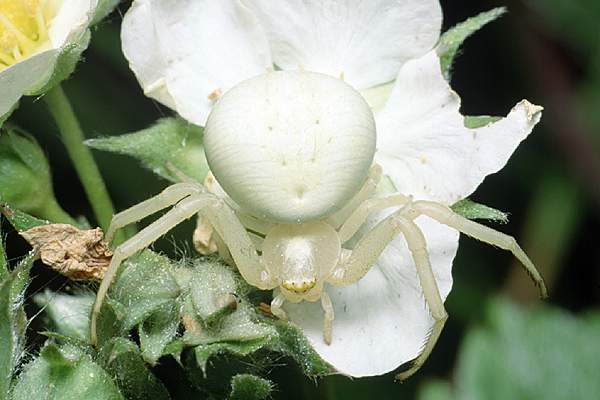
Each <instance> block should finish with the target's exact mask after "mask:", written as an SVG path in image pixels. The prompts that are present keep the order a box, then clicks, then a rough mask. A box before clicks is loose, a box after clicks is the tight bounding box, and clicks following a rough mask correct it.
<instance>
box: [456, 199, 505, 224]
mask: <svg viewBox="0 0 600 400" xmlns="http://www.w3.org/2000/svg"><path fill="white" fill-rule="evenodd" d="M451 208H452V211H454V212H455V213H457V214H459V215H462V216H463V217H465V218H468V219H487V220H490V221H498V222H502V223H507V222H508V214H507V213H505V212H502V211H498V210H496V209H494V208H492V207H488V206H485V205H483V204H479V203H475V202H474V201H472V200H469V199H464V200H461V201H459V202H458V203H456V204H454V205H453V206H452V207H451Z"/></svg>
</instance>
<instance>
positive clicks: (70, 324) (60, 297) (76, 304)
mask: <svg viewBox="0 0 600 400" xmlns="http://www.w3.org/2000/svg"><path fill="white" fill-rule="evenodd" d="M94 299H95V295H94V293H92V292H89V291H83V290H81V291H79V293H76V294H65V293H58V292H53V291H51V290H50V289H46V290H44V292H42V293H38V294H36V295H35V296H34V297H33V301H34V302H35V303H36V304H37V305H38V306H39V307H40V308H41V309H43V310H44V313H45V314H46V316H47V318H48V320H49V325H50V326H51V327H52V328H53V329H54V330H55V331H56V332H57V333H59V334H61V335H64V336H65V337H68V338H71V339H75V340H78V341H82V342H87V341H88V340H89V337H90V330H89V326H90V313H91V311H92V305H93V304H94Z"/></svg>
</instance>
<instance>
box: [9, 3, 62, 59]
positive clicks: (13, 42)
mask: <svg viewBox="0 0 600 400" xmlns="http://www.w3.org/2000/svg"><path fill="white" fill-rule="evenodd" d="M60 2H61V1H59V0H0V71H2V70H4V69H6V68H8V67H9V66H11V65H13V64H15V63H18V62H19V61H22V60H23V59H25V58H27V57H30V56H32V55H34V54H36V53H39V52H41V51H44V50H46V49H48V48H49V47H50V39H49V37H48V27H49V25H50V23H51V22H52V19H53V18H54V17H55V16H56V10H58V8H59V7H58V6H59V3H60Z"/></svg>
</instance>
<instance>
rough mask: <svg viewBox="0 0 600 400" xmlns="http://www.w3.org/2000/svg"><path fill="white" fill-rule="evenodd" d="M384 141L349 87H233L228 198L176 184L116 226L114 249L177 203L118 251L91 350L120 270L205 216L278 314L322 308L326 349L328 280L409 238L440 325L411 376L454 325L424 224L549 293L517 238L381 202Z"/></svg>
mask: <svg viewBox="0 0 600 400" xmlns="http://www.w3.org/2000/svg"><path fill="white" fill-rule="evenodd" d="M375 142H376V133H375V122H374V118H373V115H372V112H371V110H370V108H369V106H368V105H367V103H366V102H365V101H364V100H363V98H362V96H361V95H360V94H359V93H358V92H356V91H355V90H354V89H353V88H351V87H350V86H349V85H347V84H346V83H344V82H343V81H342V80H340V79H335V78H332V77H329V76H327V75H322V74H318V73H313V72H305V71H296V72H291V71H276V72H274V71H272V72H268V73H266V74H263V75H260V76H258V77H255V78H251V79H248V80H246V81H244V82H242V83H240V84H238V85H236V86H235V87H234V88H232V89H230V90H229V91H228V92H226V93H225V94H224V95H223V96H222V97H221V98H220V99H219V100H218V101H217V103H216V104H215V106H214V108H213V110H212V112H211V114H210V116H209V118H208V121H207V123H206V127H205V133H204V145H205V150H206V157H207V159H208V162H209V165H210V167H211V170H212V172H213V174H214V176H215V177H216V179H217V181H218V183H219V184H220V186H221V187H222V188H223V189H224V191H225V193H226V194H227V195H228V196H229V199H227V198H226V197H223V196H217V195H215V194H213V193H211V192H209V191H208V190H207V189H206V188H205V187H204V186H202V185H200V184H198V183H191V182H186V183H179V184H175V185H172V186H170V187H168V188H167V189H165V190H164V191H163V192H162V193H160V194H159V195H157V196H155V197H153V198H151V199H149V200H146V201H144V202H142V203H140V204H138V205H136V206H133V207H131V208H130V209H128V210H125V211H123V212H121V213H119V214H117V215H116V216H115V217H114V218H113V221H112V223H111V226H110V228H109V230H108V232H107V235H106V238H107V240H110V239H111V238H112V237H113V235H114V233H115V231H116V230H117V229H119V228H122V227H124V226H125V225H128V224H130V223H133V222H135V221H138V220H140V219H142V218H144V217H146V216H148V215H150V214H153V213H155V212H157V211H159V210H161V209H164V208H166V207H169V206H171V205H175V207H173V209H171V210H170V211H169V212H167V213H166V214H165V215H163V216H162V217H161V218H159V219H158V220H157V221H155V222H154V223H152V224H151V225H149V226H148V227H146V228H145V229H143V230H142V231H140V232H139V233H138V234H137V235H135V236H134V237H132V238H131V239H129V240H128V241H126V242H125V243H123V244H122V245H120V246H119V247H117V248H116V250H115V251H114V256H113V259H112V260H111V264H110V266H109V269H108V271H107V273H106V275H105V277H104V280H103V282H102V284H101V286H100V289H99V290H98V295H97V298H96V302H95V304H94V308H93V311H92V325H91V340H92V343H96V341H97V338H96V319H97V317H98V314H99V312H100V309H101V306H102V302H103V299H104V297H105V295H106V293H107V290H108V288H109V285H110V283H111V281H112V280H113V278H114V275H115V273H116V271H117V268H118V266H119V265H120V264H121V262H122V261H123V260H124V259H126V258H127V257H130V256H132V255H133V254H134V253H136V252H138V251H139V250H141V249H143V248H145V247H147V246H149V245H150V244H151V243H152V242H154V241H155V240H156V239H157V238H159V237H160V236H161V235H164V234H165V233H166V232H167V231H169V230H170V229H171V228H173V227H174V226H175V225H177V224H179V223H180V222H182V221H184V220H186V219H188V218H190V217H192V216H193V215H195V214H197V213H199V214H201V215H203V216H204V217H205V218H207V219H208V221H209V222H210V224H211V225H212V226H213V227H214V229H215V232H216V234H217V235H216V237H217V239H218V242H219V243H220V246H219V248H220V249H219V250H220V252H221V253H222V254H223V255H224V256H226V257H228V256H230V257H231V259H232V260H233V261H234V262H235V264H236V265H237V268H238V269H239V272H240V274H241V275H242V277H243V278H244V279H245V280H246V281H247V282H248V283H249V284H251V285H253V286H255V287H257V288H260V289H275V288H277V289H278V291H279V293H278V294H277V295H276V296H275V297H274V299H273V301H272V302H271V310H272V312H273V314H274V315H275V316H277V317H279V318H281V319H284V320H285V319H287V316H286V313H285V311H284V310H283V308H282V305H283V303H284V302H285V301H289V302H293V303H297V302H301V301H304V300H306V301H312V302H314V301H318V300H319V299H320V300H321V305H322V308H323V311H324V328H323V336H324V340H325V342H327V343H330V342H331V337H332V324H333V321H334V313H333V306H332V303H331V300H330V298H329V296H328V295H327V292H326V291H325V288H324V285H325V283H329V284H332V285H338V286H343V285H351V284H353V283H356V282H357V281H359V280H360V279H361V278H362V277H363V276H364V275H365V274H366V273H367V272H368V271H369V269H370V268H371V266H373V264H374V263H375V262H376V260H377V259H378V257H379V255H380V254H381V252H382V251H383V250H384V249H385V247H386V246H387V244H388V243H389V242H390V241H391V240H392V239H393V238H394V237H395V236H396V235H400V234H402V235H404V238H405V239H406V242H407V244H408V247H409V250H410V252H411V253H412V256H413V258H414V263H415V267H416V270H417V274H418V277H419V280H420V283H421V287H422V289H423V293H424V297H425V300H426V302H427V304H428V305H429V310H430V312H431V315H432V316H433V318H434V319H435V321H436V322H435V324H434V326H433V329H432V333H431V336H430V338H429V340H428V342H427V344H426V345H425V347H424V349H423V351H422V353H421V354H420V355H419V356H418V358H417V359H415V360H414V362H413V365H412V367H411V368H410V369H409V370H408V371H406V372H405V373H404V374H402V378H406V377H408V376H410V375H411V374H412V373H414V372H415V371H416V370H417V369H418V368H419V367H420V366H421V365H422V364H423V362H424V361H425V359H426V358H427V356H428V355H429V353H430V352H431V350H432V348H433V346H434V345H435V343H436V341H437V339H438V337H439V335H440V333H441V330H442V328H443V326H444V323H445V321H446V319H447V314H446V311H445V309H444V304H443V301H442V299H441V296H440V293H439V291H438V287H437V283H436V281H435V278H434V275H433V272H432V268H431V264H430V261H429V256H428V254H427V251H426V243H425V238H424V236H423V234H422V232H421V231H420V229H419V228H418V226H417V225H416V224H415V222H414V220H415V219H416V218H417V217H418V216H420V215H427V216H428V217H430V218H433V219H435V220H437V221H439V222H440V223H443V224H446V225H448V226H450V227H452V228H454V229H457V230H458V231H460V232H463V233H465V234H467V235H469V236H471V237H474V238H476V239H478V240H481V241H484V242H486V243H489V244H492V245H495V246H498V247H500V248H502V249H506V250H509V251H511V252H512V253H513V254H514V255H515V256H516V257H517V258H518V259H519V260H520V261H521V263H522V264H523V265H524V266H525V269H526V271H527V272H528V273H529V275H530V276H531V277H532V278H533V280H534V281H535V283H536V284H537V285H538V286H539V287H540V290H541V293H542V296H545V295H546V289H545V286H544V283H543V280H542V278H541V276H540V275H539V273H538V272H537V270H536V269H535V267H534V265H533V264H532V262H531V261H530V260H529V258H528V257H527V256H526V255H525V253H524V252H523V251H522V250H521V248H520V247H519V246H518V245H517V243H516V241H515V240H514V239H513V238H512V237H510V236H507V235H505V234H503V233H500V232H497V231H495V230H493V229H490V228H488V227H485V226H483V225H480V224H478V223H475V222H473V221H470V220H468V219H465V218H463V217H461V216H459V215H457V214H455V213H454V212H453V211H452V210H451V209H450V208H448V207H447V206H445V205H441V204H438V203H435V202H430V201H413V200H412V198H411V197H410V196H405V195H402V194H393V195H389V196H385V197H378V196H376V195H375V190H376V187H377V184H378V182H379V178H380V176H381V169H380V168H379V167H378V166H377V165H374V164H373V157H374V154H375V144H376V143H375ZM391 208H393V209H395V210H394V211H393V212H392V213H391V214H390V215H389V216H388V217H386V218H385V219H383V220H382V221H381V222H379V223H378V224H377V225H376V226H375V227H374V228H373V229H372V230H371V231H369V232H367V233H366V234H364V235H363V236H362V237H361V238H360V239H359V240H358V242H357V244H356V245H355V246H354V247H353V248H352V249H350V248H347V246H346V245H345V244H346V243H347V242H348V241H349V240H350V239H351V238H352V237H353V236H354V235H355V234H356V233H357V232H358V230H359V229H360V228H361V226H362V225H363V223H364V222H365V221H366V219H367V218H368V217H369V216H370V215H371V214H372V213H374V212H377V211H381V210H385V209H391ZM249 231H250V232H251V233H249ZM224 248H226V249H227V250H228V252H225V251H224Z"/></svg>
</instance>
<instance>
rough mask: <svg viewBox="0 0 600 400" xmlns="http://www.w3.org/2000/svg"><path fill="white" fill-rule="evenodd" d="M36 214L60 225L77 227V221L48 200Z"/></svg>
mask: <svg viewBox="0 0 600 400" xmlns="http://www.w3.org/2000/svg"><path fill="white" fill-rule="evenodd" d="M37 214H38V215H39V216H40V217H41V218H43V219H47V220H49V221H52V222H55V223H61V224H70V225H73V226H77V221H76V220H75V219H74V218H73V217H71V216H70V215H69V214H68V213H67V212H66V211H65V210H63V209H62V208H61V206H60V205H59V204H58V203H57V202H56V201H55V200H54V199H51V200H48V201H47V202H46V203H45V204H44V208H43V209H42V210H39V211H38V212H37Z"/></svg>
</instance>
